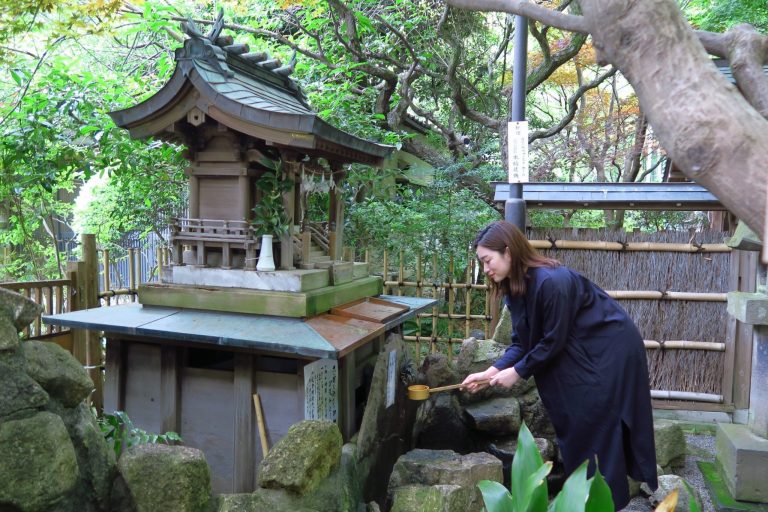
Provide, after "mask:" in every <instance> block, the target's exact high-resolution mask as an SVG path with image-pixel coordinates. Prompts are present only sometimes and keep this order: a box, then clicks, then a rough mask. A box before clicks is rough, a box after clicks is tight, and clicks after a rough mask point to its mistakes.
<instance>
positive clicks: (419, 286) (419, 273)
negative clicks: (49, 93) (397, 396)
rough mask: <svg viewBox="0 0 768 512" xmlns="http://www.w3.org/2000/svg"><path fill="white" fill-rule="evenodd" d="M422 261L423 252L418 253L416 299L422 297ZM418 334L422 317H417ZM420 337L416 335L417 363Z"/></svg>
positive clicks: (419, 356) (419, 353) (419, 357)
mask: <svg viewBox="0 0 768 512" xmlns="http://www.w3.org/2000/svg"><path fill="white" fill-rule="evenodd" d="M422 263H423V262H422V260H421V251H419V252H418V253H416V282H417V283H418V286H416V297H421V276H422V274H423V272H422V271H423V269H422ZM416 332H417V333H419V334H421V316H418V315H417V316H416ZM419 338H420V336H419V335H418V334H417V335H416V357H415V359H416V361H420V360H421V342H420V341H419Z"/></svg>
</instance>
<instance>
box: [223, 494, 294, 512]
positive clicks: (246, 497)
mask: <svg viewBox="0 0 768 512" xmlns="http://www.w3.org/2000/svg"><path fill="white" fill-rule="evenodd" d="M211 509H212V510H214V511H215V512H259V511H260V510H267V504H266V503H264V500H263V499H262V498H261V496H259V495H258V493H250V494H222V495H221V496H217V497H216V500H215V503H213V506H212V507H211ZM273 510H275V512H277V511H279V510H280V509H273Z"/></svg>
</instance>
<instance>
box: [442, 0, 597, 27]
mask: <svg viewBox="0 0 768 512" xmlns="http://www.w3.org/2000/svg"><path fill="white" fill-rule="evenodd" d="M446 1H447V3H448V5H450V6H452V7H456V8H457V9H466V10H471V11H483V12H508V13H511V14H519V15H521V16H527V17H529V18H532V19H535V20H537V21H540V22H541V23H543V24H545V25H549V26H551V27H557V28H560V29H563V30H567V31H569V32H583V33H587V32H589V31H590V28H589V26H588V24H587V20H586V19H585V18H584V17H583V16H575V15H573V14H564V13H562V12H559V11H553V10H552V9H547V8H546V7H541V6H539V5H537V4H535V3H533V2H531V1H529V0H446Z"/></svg>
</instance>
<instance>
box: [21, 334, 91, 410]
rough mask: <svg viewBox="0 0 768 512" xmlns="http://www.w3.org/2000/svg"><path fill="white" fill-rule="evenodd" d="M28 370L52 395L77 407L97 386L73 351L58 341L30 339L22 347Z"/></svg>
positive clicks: (70, 405)
mask: <svg viewBox="0 0 768 512" xmlns="http://www.w3.org/2000/svg"><path fill="white" fill-rule="evenodd" d="M21 349H22V353H23V354H24V358H25V359H26V361H27V373H28V374H29V376H30V377H32V378H33V379H34V380H35V381H36V382H37V383H38V384H40V385H41V386H42V387H43V389H45V390H46V391H47V392H48V395H50V396H51V398H54V399H56V400H58V401H60V402H61V403H62V405H64V406H65V407H75V406H77V405H78V404H79V403H80V402H82V401H83V400H85V398H87V397H88V395H89V394H90V393H91V390H92V389H93V381H92V380H91V378H90V377H89V376H88V373H87V372H86V371H85V369H84V368H83V366H82V364H80V363H79V362H78V361H77V359H75V358H74V356H73V355H72V354H70V353H69V352H67V351H66V350H64V349H63V348H61V347H60V346H58V345H56V344H55V343H50V342H45V341H36V340H30V341H26V342H24V343H23V344H22V346H21Z"/></svg>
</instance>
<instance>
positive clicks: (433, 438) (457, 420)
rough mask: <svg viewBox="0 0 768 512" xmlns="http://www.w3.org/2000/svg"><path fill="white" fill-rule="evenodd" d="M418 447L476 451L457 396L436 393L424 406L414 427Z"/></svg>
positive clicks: (420, 408)
mask: <svg viewBox="0 0 768 512" xmlns="http://www.w3.org/2000/svg"><path fill="white" fill-rule="evenodd" d="M413 438H414V439H415V440H416V446H418V447H419V448H425V449H428V450H454V451H457V452H459V453H467V452H470V451H474V448H475V442H474V440H473V438H472V436H471V435H470V430H469V428H468V427H467V425H466V424H465V422H464V414H463V411H462V408H461V406H460V405H459V402H458V400H457V398H456V396H455V395H453V394H452V393H447V392H446V393H437V394H435V395H432V397H431V398H430V399H429V400H424V401H423V402H421V405H420V406H419V409H418V411H417V414H416V421H415V422H414V424H413Z"/></svg>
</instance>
